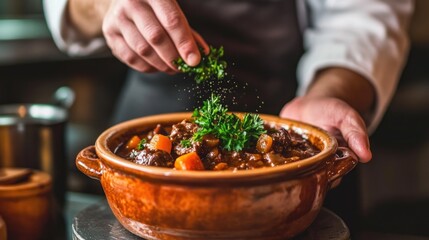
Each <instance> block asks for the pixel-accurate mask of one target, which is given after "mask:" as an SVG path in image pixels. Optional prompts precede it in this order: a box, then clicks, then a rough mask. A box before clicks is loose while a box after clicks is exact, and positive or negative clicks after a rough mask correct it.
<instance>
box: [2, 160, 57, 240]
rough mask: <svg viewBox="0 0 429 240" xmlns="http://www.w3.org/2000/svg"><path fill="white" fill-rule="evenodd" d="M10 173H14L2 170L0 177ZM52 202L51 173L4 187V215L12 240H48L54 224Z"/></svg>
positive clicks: (38, 173) (8, 233)
mask: <svg viewBox="0 0 429 240" xmlns="http://www.w3.org/2000/svg"><path fill="white" fill-rule="evenodd" d="M8 171H14V169H7V168H5V169H0V173H2V172H6V174H7V172H8ZM0 175H1V174H0ZM52 202H53V197H52V183H51V176H50V175H49V174H48V173H44V172H40V171H32V172H31V174H29V175H28V177H27V178H25V179H20V180H19V181H18V182H12V183H6V184H0V215H1V216H2V218H3V219H4V221H5V223H6V226H7V236H8V238H9V239H14V240H27V239H46V238H47V236H48V235H49V224H50V223H52Z"/></svg>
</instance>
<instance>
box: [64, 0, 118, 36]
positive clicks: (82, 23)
mask: <svg viewBox="0 0 429 240" xmlns="http://www.w3.org/2000/svg"><path fill="white" fill-rule="evenodd" d="M110 3H111V0H99V1H97V0H69V2H68V6H67V8H68V9H67V21H68V22H69V24H70V25H71V26H72V27H73V28H74V29H75V30H76V31H77V32H78V33H79V34H80V35H81V36H82V37H84V38H86V39H92V38H94V37H99V36H101V35H102V30H101V28H102V24H103V19H104V16H105V15H106V13H107V11H108V9H109V7H110Z"/></svg>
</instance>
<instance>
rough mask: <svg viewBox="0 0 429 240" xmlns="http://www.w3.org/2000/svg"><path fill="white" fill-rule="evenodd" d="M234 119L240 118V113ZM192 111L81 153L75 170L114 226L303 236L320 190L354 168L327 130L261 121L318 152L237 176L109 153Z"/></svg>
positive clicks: (212, 235)
mask: <svg viewBox="0 0 429 240" xmlns="http://www.w3.org/2000/svg"><path fill="white" fill-rule="evenodd" d="M238 114H240V113H238ZM190 117H191V113H174V114H164V115H157V116H151V117H144V118H139V119H134V120H131V121H127V122H124V123H121V124H118V125H115V126H113V127H112V128H110V129H108V130H106V131H105V132H103V133H102V134H101V135H100V136H99V138H98V139H97V141H96V144H95V146H90V147H88V148H85V149H83V150H82V151H81V152H80V153H79V155H78V156H77V159H76V164H77V166H78V168H79V169H80V170H81V171H82V172H83V173H85V174H86V175H88V176H89V177H92V178H95V179H99V180H100V181H101V184H102V186H103V189H104V192H105V194H106V198H107V200H108V203H109V205H110V208H111V209H112V211H113V213H114V215H115V216H116V218H117V219H118V220H119V222H120V223H121V224H122V225H123V226H124V227H125V228H126V229H128V230H129V231H131V232H132V233H134V234H136V235H138V236H141V237H143V238H146V239H285V238H291V237H293V236H295V235H297V234H299V233H300V232H302V231H304V230H305V229H306V228H307V227H308V226H309V225H310V224H311V223H312V221H313V220H314V219H315V218H316V216H317V214H318V213H319V211H320V209H321V207H322V204H323V201H324V198H325V195H326V192H327V191H328V190H329V189H330V188H331V187H332V185H333V184H334V183H335V182H336V180H337V179H340V178H341V177H343V176H344V175H345V174H346V173H347V172H348V171H350V170H351V169H353V167H354V166H355V165H356V163H357V157H356V155H355V154H353V153H352V151H351V150H350V149H348V148H339V147H338V146H337V142H336V140H335V138H333V137H332V136H330V135H329V134H327V133H326V132H325V131H323V130H321V129H319V128H317V127H314V126H310V125H308V124H304V123H301V122H297V121H292V120H288V119H281V118H278V117H275V116H270V115H261V117H262V118H263V119H264V121H265V122H266V123H268V124H270V125H276V126H282V127H285V128H292V129H294V130H295V131H296V132H298V133H299V134H302V135H303V136H305V137H307V138H308V139H309V140H310V141H311V142H312V143H313V144H314V145H316V146H317V147H318V148H319V149H320V150H321V152H320V153H319V154H317V155H316V156H314V157H311V158H307V159H304V160H300V161H297V162H293V163H289V164H286V165H281V166H276V167H271V168H261V169H254V170H242V171H176V170H174V169H168V168H159V167H150V166H142V165H138V164H135V163H132V162H130V161H127V160H125V159H122V158H120V157H118V156H117V155H115V154H114V151H115V149H116V148H117V147H118V146H119V145H120V144H121V143H123V142H125V141H126V140H127V139H128V138H129V137H130V136H132V135H133V134H134V133H138V132H142V131H146V130H151V129H153V128H154V127H155V126H156V124H158V123H160V124H163V125H168V124H174V123H178V122H180V121H182V120H183V119H189V118H190Z"/></svg>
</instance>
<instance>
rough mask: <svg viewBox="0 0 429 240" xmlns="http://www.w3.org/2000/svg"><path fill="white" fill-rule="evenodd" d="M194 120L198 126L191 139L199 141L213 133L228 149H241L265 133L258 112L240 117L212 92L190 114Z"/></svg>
mask: <svg viewBox="0 0 429 240" xmlns="http://www.w3.org/2000/svg"><path fill="white" fill-rule="evenodd" d="M192 117H193V118H194V122H195V123H196V124H197V125H198V126H199V129H198V131H197V132H196V133H195V134H194V136H193V139H192V140H193V141H197V142H199V141H201V140H202V138H203V136H204V135H206V134H213V135H215V136H216V137H218V138H219V139H220V141H221V147H223V148H224V149H226V150H228V151H241V150H242V149H244V148H247V147H249V146H250V144H251V143H252V142H255V141H256V140H257V139H258V137H259V136H260V135H261V134H262V133H265V132H266V131H265V129H264V122H263V120H262V119H261V118H260V117H259V115H258V114H251V113H246V114H245V115H244V117H243V119H240V118H239V117H238V116H237V115H235V114H233V113H228V109H227V108H226V107H225V106H223V105H222V104H221V103H220V98H219V96H216V95H214V94H212V96H211V98H210V99H208V100H206V101H204V102H203V106H202V107H201V108H197V109H195V110H194V113H193V114H192Z"/></svg>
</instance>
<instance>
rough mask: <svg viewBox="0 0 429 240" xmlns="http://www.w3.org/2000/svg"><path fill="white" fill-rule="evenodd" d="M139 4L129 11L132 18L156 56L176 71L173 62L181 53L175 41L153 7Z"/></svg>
mask: <svg viewBox="0 0 429 240" xmlns="http://www.w3.org/2000/svg"><path fill="white" fill-rule="evenodd" d="M137 2H138V3H139V4H134V6H133V8H132V9H130V10H129V13H128V14H129V16H130V18H131V19H132V21H133V22H134V24H135V25H136V27H137V29H138V31H139V33H140V34H141V36H143V38H144V39H145V40H146V42H147V43H149V44H150V46H151V47H152V49H153V50H154V51H155V52H156V54H157V55H158V56H159V57H160V58H161V59H162V60H163V61H164V63H165V64H166V65H168V66H169V67H170V68H171V69H175V66H174V63H173V61H174V60H175V59H177V58H178V57H179V53H178V52H177V50H176V47H175V45H174V43H173V41H172V40H171V39H170V36H169V35H168V33H167V32H166V30H165V29H164V27H163V26H162V25H161V23H160V22H159V21H158V19H157V16H155V13H154V12H153V9H152V8H151V6H149V5H148V4H147V3H141V2H139V1H137Z"/></svg>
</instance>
